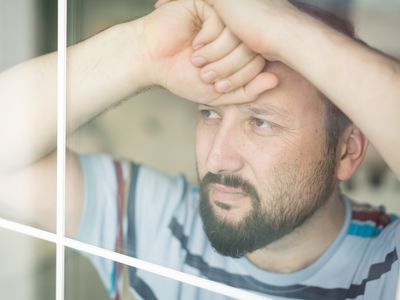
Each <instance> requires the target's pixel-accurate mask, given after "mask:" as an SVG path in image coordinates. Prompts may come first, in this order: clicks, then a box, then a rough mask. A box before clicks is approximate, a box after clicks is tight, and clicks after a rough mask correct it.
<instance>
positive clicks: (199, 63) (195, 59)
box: [192, 56, 206, 67]
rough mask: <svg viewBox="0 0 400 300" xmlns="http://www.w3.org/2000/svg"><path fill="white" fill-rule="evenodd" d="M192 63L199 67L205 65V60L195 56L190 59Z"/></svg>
mask: <svg viewBox="0 0 400 300" xmlns="http://www.w3.org/2000/svg"><path fill="white" fill-rule="evenodd" d="M192 63H193V64H194V65H195V66H196V67H201V66H202V65H204V64H205V63H206V59H205V58H204V57H202V56H195V57H193V58H192Z"/></svg>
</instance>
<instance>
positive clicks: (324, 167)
mask: <svg viewBox="0 0 400 300" xmlns="http://www.w3.org/2000/svg"><path fill="white" fill-rule="evenodd" d="M335 157H336V155H335V154H334V153H328V155H326V156H325V159H324V160H320V161H315V162H314V163H312V164H310V165H302V166H298V165H290V164H285V165H283V166H280V168H279V169H277V170H274V171H273V172H271V174H273V178H272V176H271V180H270V181H269V182H266V184H265V185H264V186H263V187H262V195H265V196H264V197H263V198H261V197H260V193H259V192H258V191H257V189H256V187H255V186H254V185H252V184H251V183H250V182H249V181H247V180H246V179H245V178H243V177H241V176H238V175H229V174H213V173H207V174H206V175H205V176H204V177H203V179H202V180H201V182H200V196H201V200H200V216H201V219H202V221H203V228H204V231H205V233H206V235H207V237H208V239H209V240H210V243H211V245H212V247H213V248H214V249H215V250H216V251H217V252H218V253H220V254H222V255H225V256H231V257H234V258H239V257H242V256H244V255H246V254H248V253H251V252H254V251H255V250H258V249H261V248H264V247H266V246H268V245H269V244H271V243H273V242H275V241H277V240H279V239H281V238H282V237H284V236H285V235H287V234H289V233H291V232H292V231H293V230H294V229H296V228H297V227H299V226H301V225H302V224H303V223H304V222H305V221H306V220H308V219H309V218H310V217H311V216H312V215H313V214H314V213H315V212H316V211H317V210H318V209H319V208H320V207H321V206H323V205H324V204H325V203H326V202H327V200H328V199H329V197H330V195H331V194H332V192H333V190H334V188H335V185H336V181H335V177H334V174H335V161H336V160H335ZM211 184H222V185H225V186H228V187H233V188H240V189H242V191H243V192H244V193H245V194H246V195H247V196H248V197H249V198H250V201H251V210H250V212H249V213H248V214H247V215H246V216H244V217H243V218H242V219H241V220H240V221H238V222H235V223H233V222H231V221H229V220H228V219H227V218H222V217H218V216H217V214H216V213H215V211H214V208H213V206H212V204H211V201H212V199H210V198H209V195H210V191H209V188H210V185H211ZM215 205H217V206H218V207H219V208H220V209H223V210H225V211H226V213H227V214H228V213H229V210H231V207H230V206H229V205H227V204H222V203H216V204H215Z"/></svg>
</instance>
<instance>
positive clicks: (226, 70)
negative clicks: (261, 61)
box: [200, 44, 256, 83]
mask: <svg viewBox="0 0 400 300" xmlns="http://www.w3.org/2000/svg"><path fill="white" fill-rule="evenodd" d="M255 56H256V54H255V53H254V52H253V51H251V50H250V49H249V48H247V47H246V46H245V45H244V44H240V45H239V46H238V47H236V49H235V50H233V51H232V52H231V53H229V54H228V55H227V56H225V57H224V58H222V59H220V60H218V61H216V62H213V63H211V64H208V65H206V66H205V67H204V68H203V69H202V70H201V71H200V77H201V78H202V79H203V80H204V82H206V83H212V82H215V81H216V80H221V79H223V78H226V77H228V76H231V75H232V74H234V73H236V72H237V71H238V70H240V69H241V68H242V67H244V66H245V65H247V64H248V63H249V62H250V61H251V60H252V59H253V58H254V57H255ZM210 74H213V76H210Z"/></svg>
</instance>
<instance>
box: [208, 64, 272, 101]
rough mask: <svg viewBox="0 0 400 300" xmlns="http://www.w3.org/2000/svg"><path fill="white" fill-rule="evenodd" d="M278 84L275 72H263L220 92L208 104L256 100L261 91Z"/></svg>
mask: <svg viewBox="0 0 400 300" xmlns="http://www.w3.org/2000/svg"><path fill="white" fill-rule="evenodd" d="M278 84H279V80H278V77H277V76H276V75H275V74H272V73H267V72H263V73H260V74H259V75H257V76H256V77H255V78H254V79H253V80H252V81H250V82H249V83H248V84H247V85H245V86H242V87H240V88H238V89H236V90H233V91H231V92H229V93H225V94H222V95H221V96H219V97H218V98H217V99H215V100H214V101H212V102H210V103H208V104H209V105H215V106H216V105H229V104H240V103H248V102H252V101H254V100H256V99H257V98H258V97H259V96H260V95H261V94H262V93H264V92H266V91H268V90H271V89H273V88H275V87H276V86H277V85H278Z"/></svg>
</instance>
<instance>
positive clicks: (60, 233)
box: [56, 0, 67, 300]
mask: <svg viewBox="0 0 400 300" xmlns="http://www.w3.org/2000/svg"><path fill="white" fill-rule="evenodd" d="M57 10H58V13H57V15H58V18H57V212H56V217H57V231H56V300H64V288H65V280H64V279H65V278H64V275H65V274H64V269H65V248H64V238H65V152H66V98H67V96H66V94H67V93H66V91H67V89H66V86H67V82H66V78H67V76H66V75H67V72H66V70H67V0H58V7H57Z"/></svg>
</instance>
